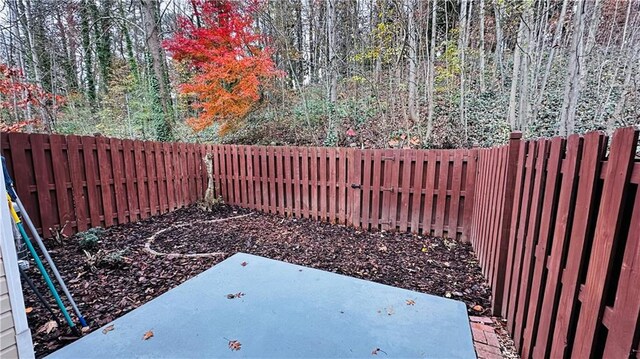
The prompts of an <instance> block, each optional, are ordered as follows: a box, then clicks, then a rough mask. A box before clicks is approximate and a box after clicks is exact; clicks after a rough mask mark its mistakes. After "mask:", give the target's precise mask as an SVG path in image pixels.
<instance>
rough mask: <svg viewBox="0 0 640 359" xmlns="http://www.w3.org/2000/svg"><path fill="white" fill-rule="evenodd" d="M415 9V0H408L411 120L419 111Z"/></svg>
mask: <svg viewBox="0 0 640 359" xmlns="http://www.w3.org/2000/svg"><path fill="white" fill-rule="evenodd" d="M414 9H415V3H414V1H413V0H406V10H407V18H408V22H407V24H408V26H407V31H408V38H409V56H408V60H409V81H408V82H409V83H408V84H407V85H408V89H409V99H408V100H409V121H410V122H413V123H415V122H417V121H418V111H417V109H416V102H417V91H416V70H417V63H418V56H417V54H418V51H417V46H418V44H417V40H416V24H415V17H414V15H415V14H414Z"/></svg>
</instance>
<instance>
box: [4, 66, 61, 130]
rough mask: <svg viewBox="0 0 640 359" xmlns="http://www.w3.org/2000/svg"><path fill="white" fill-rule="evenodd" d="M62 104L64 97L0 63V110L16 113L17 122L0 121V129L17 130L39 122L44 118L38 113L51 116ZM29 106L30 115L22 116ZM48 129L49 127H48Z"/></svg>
mask: <svg viewBox="0 0 640 359" xmlns="http://www.w3.org/2000/svg"><path fill="white" fill-rule="evenodd" d="M63 104H64V97H62V96H59V95H54V94H52V93H49V92H47V91H45V90H44V89H43V88H42V87H41V86H39V85H37V84H34V83H30V82H27V81H26V80H25V78H24V76H23V74H22V71H21V70H20V69H17V68H14V67H10V66H8V65H6V64H2V63H0V111H3V110H7V111H10V112H11V113H12V114H16V115H15V116H14V117H16V120H18V121H17V122H14V123H11V124H8V123H5V122H4V121H2V122H0V131H4V132H14V131H19V130H21V129H22V128H24V127H25V126H27V125H31V124H36V125H38V124H41V123H42V122H43V120H44V119H42V118H40V117H37V115H38V114H44V116H48V117H53V114H52V112H55V111H56V110H57V109H58V108H59V107H60V106H62V105H63ZM27 107H31V108H32V109H33V110H34V111H32V112H31V114H32V117H31V118H26V116H22V115H21V113H22V112H26V113H28V111H23V110H25V109H26V108H27ZM48 130H50V129H48Z"/></svg>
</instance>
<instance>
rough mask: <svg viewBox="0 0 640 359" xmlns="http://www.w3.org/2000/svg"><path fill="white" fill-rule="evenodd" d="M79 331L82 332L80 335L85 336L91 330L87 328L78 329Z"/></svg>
mask: <svg viewBox="0 0 640 359" xmlns="http://www.w3.org/2000/svg"><path fill="white" fill-rule="evenodd" d="M80 331H81V332H82V334H87V333H89V332H90V331H91V328H89V327H82V329H80Z"/></svg>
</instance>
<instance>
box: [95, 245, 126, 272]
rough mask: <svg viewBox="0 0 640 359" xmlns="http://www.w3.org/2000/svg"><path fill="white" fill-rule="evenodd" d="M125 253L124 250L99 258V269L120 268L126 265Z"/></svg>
mask: <svg viewBox="0 0 640 359" xmlns="http://www.w3.org/2000/svg"><path fill="white" fill-rule="evenodd" d="M126 253H127V250H126V249H121V250H119V251H113V252H109V253H107V254H106V255H105V256H104V257H102V258H101V260H100V262H99V263H98V265H99V266H100V267H109V268H120V267H122V266H123V265H125V264H126V263H127V257H125V256H124V255H125V254H126Z"/></svg>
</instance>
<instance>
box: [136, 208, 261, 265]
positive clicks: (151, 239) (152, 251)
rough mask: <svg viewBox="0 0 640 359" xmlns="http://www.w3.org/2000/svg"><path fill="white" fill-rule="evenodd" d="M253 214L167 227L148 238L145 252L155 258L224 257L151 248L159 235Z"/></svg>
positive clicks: (213, 254)
mask: <svg viewBox="0 0 640 359" xmlns="http://www.w3.org/2000/svg"><path fill="white" fill-rule="evenodd" d="M252 214H253V213H249V214H243V215H240V216H234V217H227V218H218V219H210V220H206V221H197V222H189V223H181V224H177V225H174V226H171V227H167V228H164V229H161V230H159V231H157V232H156V233H154V234H153V235H152V236H151V237H149V238H147V241H146V242H145V244H144V250H145V252H147V253H149V254H151V255H154V256H166V257H168V258H207V257H218V256H223V255H225V254H226V253H225V252H211V253H186V254H185V253H162V252H158V251H156V250H155V249H153V248H151V244H152V243H153V242H154V241H155V240H156V238H158V236H159V235H161V234H163V233H166V232H169V231H172V230H174V229H178V228H183V227H188V226H194V225H197V224H209V223H216V222H224V221H229V220H232V219H239V218H243V217H247V216H250V215H252Z"/></svg>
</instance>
